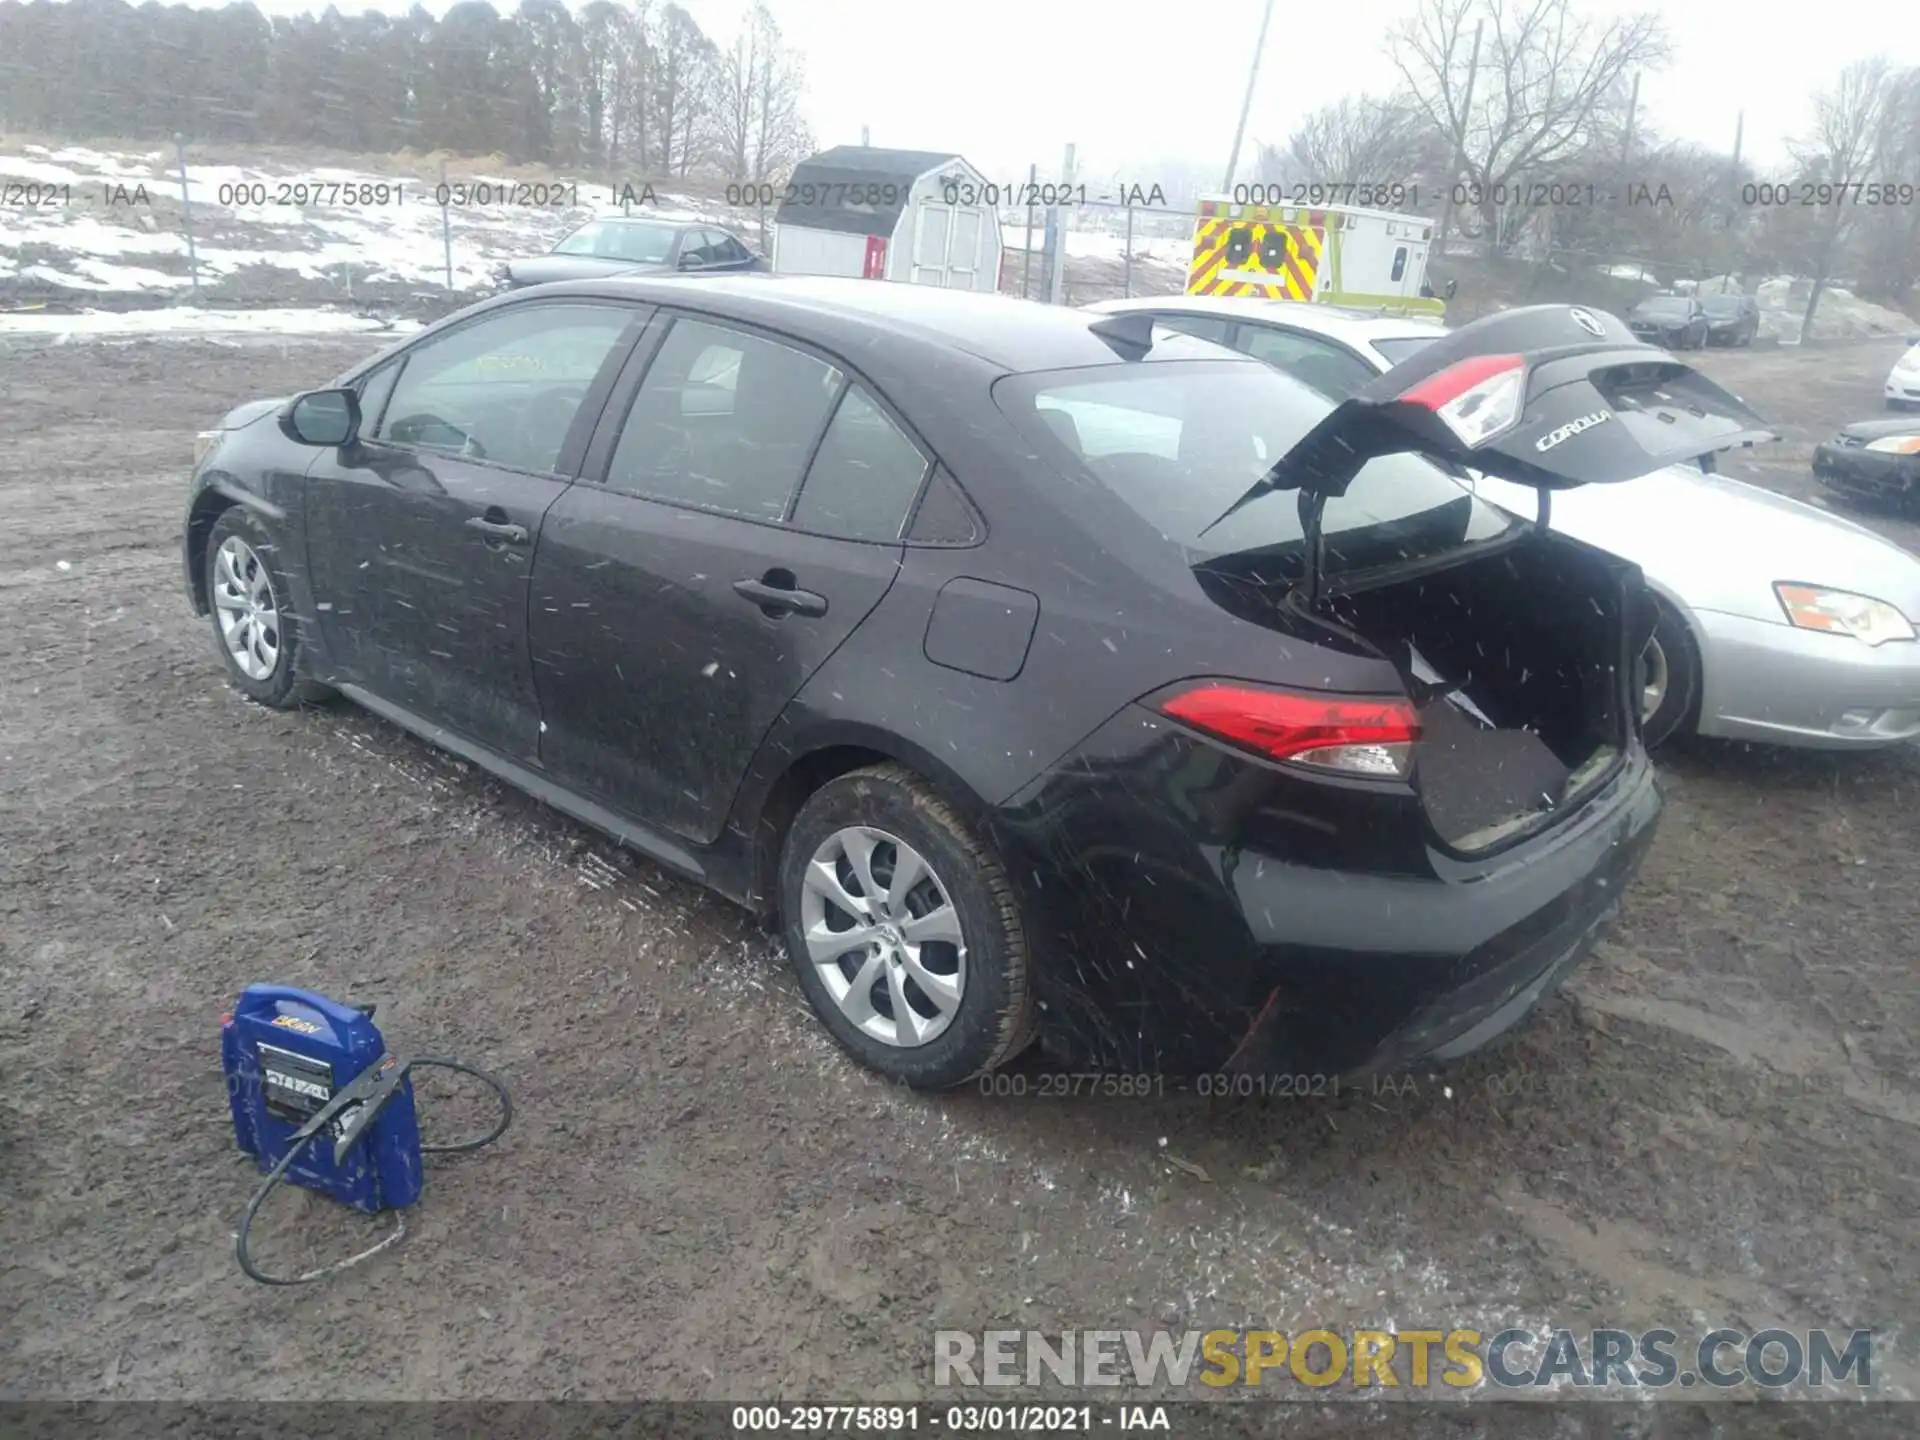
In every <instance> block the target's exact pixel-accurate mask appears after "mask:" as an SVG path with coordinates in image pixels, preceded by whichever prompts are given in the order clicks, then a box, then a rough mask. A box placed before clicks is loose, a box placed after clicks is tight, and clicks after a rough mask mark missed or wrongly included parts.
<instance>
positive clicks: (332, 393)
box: [280, 390, 360, 446]
mask: <svg viewBox="0 0 1920 1440" xmlns="http://www.w3.org/2000/svg"><path fill="white" fill-rule="evenodd" d="M280 428H281V430H283V431H284V432H285V433H286V434H287V436H288V437H289V438H290V439H293V440H297V441H298V442H299V443H300V444H302V445H316V446H332V445H348V444H351V443H352V442H353V440H354V437H355V436H357V435H358V434H359V433H360V397H359V396H358V395H357V394H355V393H354V392H353V391H351V390H309V391H308V392H307V393H306V394H305V395H296V396H294V398H293V401H292V403H290V404H289V405H288V406H287V408H286V409H285V410H283V411H282V412H281V414H280Z"/></svg>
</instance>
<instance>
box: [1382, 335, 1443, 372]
mask: <svg viewBox="0 0 1920 1440" xmlns="http://www.w3.org/2000/svg"><path fill="white" fill-rule="evenodd" d="M1439 338H1440V337H1439V336H1438V335H1401V336H1395V337H1394V338H1393V339H1391V340H1375V341H1373V342H1371V343H1372V345H1373V348H1374V349H1376V350H1378V351H1379V352H1380V353H1381V354H1382V355H1384V356H1386V357H1387V361H1388V363H1389V364H1393V365H1398V364H1400V363H1401V362H1402V361H1404V360H1405V359H1407V357H1408V356H1410V355H1417V354H1419V353H1420V351H1422V350H1424V349H1426V348H1427V346H1429V345H1431V344H1432V343H1433V342H1434V341H1436V340H1438V339H1439Z"/></svg>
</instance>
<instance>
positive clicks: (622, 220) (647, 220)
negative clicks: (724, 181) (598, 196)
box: [583, 215, 733, 234]
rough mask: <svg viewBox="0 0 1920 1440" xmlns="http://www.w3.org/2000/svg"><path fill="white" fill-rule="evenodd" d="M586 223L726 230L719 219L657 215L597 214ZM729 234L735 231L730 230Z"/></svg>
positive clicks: (668, 228) (666, 228) (672, 228)
mask: <svg viewBox="0 0 1920 1440" xmlns="http://www.w3.org/2000/svg"><path fill="white" fill-rule="evenodd" d="M583 224H584V225H652V226H655V227H656V228H658V229H661V230H726V229H727V227H726V226H724V225H722V224H721V223H720V222H719V221H717V220H687V219H684V218H680V219H672V220H669V219H664V218H662V217H660V216H656V215H595V216H594V217H593V218H592V219H591V220H588V221H585V222H583ZM727 233H728V234H732V233H733V232H732V231H730V230H728V231H727Z"/></svg>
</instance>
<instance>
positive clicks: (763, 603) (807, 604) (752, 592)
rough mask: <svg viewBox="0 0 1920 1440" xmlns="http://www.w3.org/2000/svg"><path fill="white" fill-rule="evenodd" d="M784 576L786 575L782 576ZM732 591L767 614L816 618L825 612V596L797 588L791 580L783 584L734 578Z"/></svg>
mask: <svg viewBox="0 0 1920 1440" xmlns="http://www.w3.org/2000/svg"><path fill="white" fill-rule="evenodd" d="M782 578H786V577H782ZM733 593H734V594H736V595H738V596H739V597H740V598H741V599H743V600H751V601H752V602H753V603H754V604H756V605H758V606H759V607H760V608H761V610H763V611H765V612H766V613H767V614H768V615H773V616H778V615H805V616H807V617H808V618H809V619H814V620H817V619H819V618H820V617H821V616H822V615H824V614H826V613H827V597H826V596H824V595H816V594H814V593H813V592H812V591H811V590H797V589H795V588H794V587H793V585H792V583H791V581H789V583H787V584H785V585H781V584H772V583H769V582H768V581H766V580H764V579H762V580H736V581H734V582H733Z"/></svg>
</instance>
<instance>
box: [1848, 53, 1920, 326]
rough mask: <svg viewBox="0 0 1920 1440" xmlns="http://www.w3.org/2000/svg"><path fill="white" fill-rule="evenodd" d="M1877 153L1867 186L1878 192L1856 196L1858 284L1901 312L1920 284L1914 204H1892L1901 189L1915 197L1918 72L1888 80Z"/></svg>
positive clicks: (1919, 207) (1918, 219) (1919, 166)
mask: <svg viewBox="0 0 1920 1440" xmlns="http://www.w3.org/2000/svg"><path fill="white" fill-rule="evenodd" d="M1877 148H1878V151H1879V157H1880V163H1879V164H1878V165H1877V166H1876V167H1875V169H1874V174H1873V176H1872V180H1871V181H1869V184H1873V183H1878V184H1879V185H1880V186H1881V187H1882V188H1881V190H1880V191H1879V192H1878V194H1877V195H1874V194H1868V195H1863V196H1862V199H1863V200H1866V201H1867V202H1868V203H1867V204H1865V205H1864V207H1863V208H1864V211H1865V213H1864V214H1863V215H1861V216H1860V218H1859V235H1858V237H1857V238H1856V240H1855V249H1856V250H1857V251H1858V252H1859V261H1860V278H1861V283H1862V285H1863V286H1864V287H1865V288H1866V289H1867V291H1868V292H1870V293H1871V294H1873V295H1874V296H1875V297H1876V298H1878V299H1881V300H1886V301H1888V302H1889V303H1891V304H1893V305H1895V306H1898V307H1901V308H1906V307H1909V306H1911V305H1912V304H1913V302H1914V300H1915V298H1916V297H1915V296H1914V294H1913V289H1914V285H1915V283H1916V282H1920V204H1908V205H1901V204H1897V203H1894V201H1896V200H1897V199H1898V197H1899V195H1900V194H1901V193H1902V190H1901V187H1902V186H1912V187H1913V189H1914V190H1915V191H1920V67H1915V68H1913V69H1909V70H1907V71H1905V72H1904V73H1902V74H1900V75H1898V76H1896V77H1895V78H1894V80H1893V82H1892V93H1891V95H1890V96H1889V97H1888V101H1887V105H1886V108H1885V110H1884V112H1883V115H1882V125H1881V134H1880V138H1879V141H1878V145H1877ZM1875 200H1877V201H1879V202H1880V203H1873V202H1874V201H1875Z"/></svg>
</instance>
